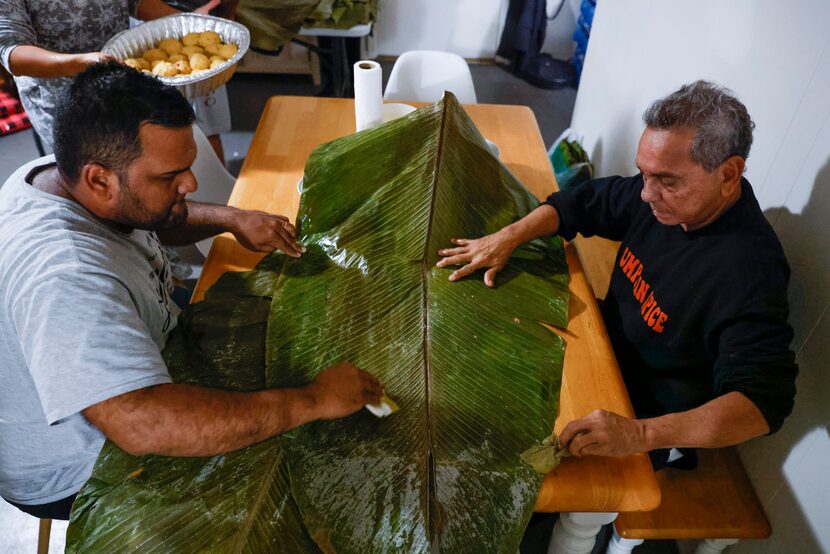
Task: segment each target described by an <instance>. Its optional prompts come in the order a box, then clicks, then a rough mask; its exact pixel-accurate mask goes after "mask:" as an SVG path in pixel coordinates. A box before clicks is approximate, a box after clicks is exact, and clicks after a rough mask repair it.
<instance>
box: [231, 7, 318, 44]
mask: <svg viewBox="0 0 830 554" xmlns="http://www.w3.org/2000/svg"><path fill="white" fill-rule="evenodd" d="M319 1H320V0H241V2H240V3H239V7H238V8H237V12H236V19H237V21H239V23H242V24H243V25H245V27H247V28H248V30H249V31H250V32H251V46H253V47H255V48H260V49H262V50H269V51H277V50H279V49H280V48H282V47H283V46H285V45H286V44H287V43H288V42H290V41H291V39H292V38H294V37H295V36H296V35H297V32H298V31H299V30H300V27H302V26H303V22H304V21H305V20H306V18H308V17H310V16H311V15H312V14H313V13H314V10H315V9H316V8H317V4H318V3H319Z"/></svg>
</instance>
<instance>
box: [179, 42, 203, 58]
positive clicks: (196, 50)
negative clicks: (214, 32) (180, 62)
mask: <svg viewBox="0 0 830 554" xmlns="http://www.w3.org/2000/svg"><path fill="white" fill-rule="evenodd" d="M181 53H182V54H184V55H185V56H187V57H188V58H189V57H190V56H192V55H193V54H204V53H205V49H204V48H202V47H201V46H199V45H198V44H194V45H191V46H185V47H184V48H182V52H181Z"/></svg>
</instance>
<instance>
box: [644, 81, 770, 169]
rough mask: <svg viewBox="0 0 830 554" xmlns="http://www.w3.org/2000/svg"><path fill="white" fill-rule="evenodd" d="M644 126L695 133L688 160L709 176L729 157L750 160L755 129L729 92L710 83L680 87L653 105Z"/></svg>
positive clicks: (744, 109)
mask: <svg viewBox="0 0 830 554" xmlns="http://www.w3.org/2000/svg"><path fill="white" fill-rule="evenodd" d="M643 122H645V124H646V126H647V127H652V128H654V129H677V128H692V129H697V132H696V133H695V138H694V141H693V142H692V152H691V158H692V160H693V161H695V162H697V163H699V164H700V165H702V166H703V168H704V169H705V170H706V171H708V172H710V173H711V172H712V171H714V170H715V169H717V168H718V167H719V166H720V164H722V163H723V162H725V161H726V160H727V159H729V158H731V157H732V156H740V157H742V158H743V159H746V158H747V157H749V148H750V147H751V146H752V129H753V128H755V123H753V122H752V120H751V119H750V118H749V113H748V112H747V111H746V106H744V105H743V104H742V103H741V101H740V100H738V99H737V98H735V96H733V94H732V91H731V90H729V89H727V88H724V87H721V86H718V85H715V84H714V83H710V82H709V81H695V82H694V83H690V84H688V85H683V86H682V87H680V89H679V90H677V91H675V92H673V93H671V94H669V95H668V96H666V97H665V98H661V99H660V100H657V101H655V102H654V103H653V104H652V105H651V106H650V107H649V108H648V109H647V110H646V112H645V113H644V114H643Z"/></svg>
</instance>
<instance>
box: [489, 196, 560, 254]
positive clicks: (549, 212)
mask: <svg viewBox="0 0 830 554" xmlns="http://www.w3.org/2000/svg"><path fill="white" fill-rule="evenodd" d="M558 230H559V213H558V212H557V211H556V208H554V207H553V206H551V205H550V204H542V205H541V206H539V207H538V208H536V209H535V210H533V211H532V212H530V213H529V214H527V215H526V216H525V217H523V218H522V219H520V220H519V221H517V222H515V223H512V224H510V225H508V226H507V227H505V228H504V229H502V232H504V233H506V234H507V235H508V236H509V237H510V240H511V242H512V243H513V246H514V248H515V247H518V246H519V245H521V244H524V243H526V242H528V241H531V240H535V239H538V238H539V237H545V236H549V235H553V234H554V233H556V232H557V231H558Z"/></svg>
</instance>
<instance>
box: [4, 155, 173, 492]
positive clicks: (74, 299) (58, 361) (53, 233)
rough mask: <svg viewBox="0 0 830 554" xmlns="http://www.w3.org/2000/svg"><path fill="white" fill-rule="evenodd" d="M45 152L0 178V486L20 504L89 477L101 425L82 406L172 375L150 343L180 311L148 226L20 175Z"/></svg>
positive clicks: (74, 487) (160, 341)
mask: <svg viewBox="0 0 830 554" xmlns="http://www.w3.org/2000/svg"><path fill="white" fill-rule="evenodd" d="M53 161H54V158H53V156H47V157H45V158H40V159H38V160H35V161H33V162H30V163H28V164H26V165H25V166H23V167H22V168H20V169H19V170H17V171H16V172H15V173H14V174H13V175H12V176H11V177H10V178H9V180H8V181H6V184H5V185H4V186H3V188H2V189H0V496H3V497H4V498H7V499H8V500H11V501H13V502H17V503H19V504H45V503H48V502H52V501H55V500H60V499H62V498H65V497H67V496H69V495H71V494H73V493H75V492H77V491H78V490H79V489H80V487H81V485H83V483H84V482H85V481H86V480H87V479H88V478H89V476H90V474H91V472H92V466H93V464H94V463H95V459H96V457H97V456H98V453H99V451H100V450H101V446H102V445H103V442H104V436H103V435H102V434H101V432H100V431H98V429H96V428H95V427H94V426H93V425H91V424H90V423H89V422H88V421H87V419H86V418H85V417H84V416H83V415H82V414H81V411H82V410H84V409H85V408H87V407H89V406H91V405H93V404H96V403H98V402H101V401H103V400H106V399H108V398H112V397H114V396H118V395H120V394H123V393H125V392H129V391H132V390H136V389H140V388H144V387H148V386H152V385H157V384H161V383H169V382H170V375H169V373H168V372H167V367H166V366H165V364H164V362H163V360H162V358H161V354H160V351H161V348H162V347H163V346H164V343H165V341H166V338H167V335H168V334H169V332H170V331H171V330H172V328H173V327H174V326H175V324H176V318H177V316H178V312H179V310H178V308H177V307H176V305H175V304H174V303H173V302H172V301H171V299H170V294H169V293H170V291H171V290H172V282H171V279H170V269H169V266H168V264H167V261H166V259H165V257H164V255H163V254H162V251H161V248H160V244H159V241H158V238H157V237H156V234H155V233H153V232H147V231H140V230H134V231H133V232H132V233H129V234H126V233H121V232H118V231H116V230H114V229H112V228H110V227H109V226H107V225H105V224H104V223H102V222H101V221H99V220H98V219H96V218H95V217H94V216H92V214H90V212H88V211H87V210H86V209H84V208H83V207H81V206H80V205H79V204H78V203H76V202H74V201H71V200H68V199H64V198H60V197H57V196H54V195H52V194H49V193H45V192H42V191H39V190H37V189H35V188H34V187H32V186H31V185H30V184H28V183H27V180H29V181H31V175H30V172H31V174H32V175H33V174H34V173H35V171H37V170H39V169H36V168H40V167H41V166H44V165H47V164H49V163H52V162H53Z"/></svg>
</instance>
